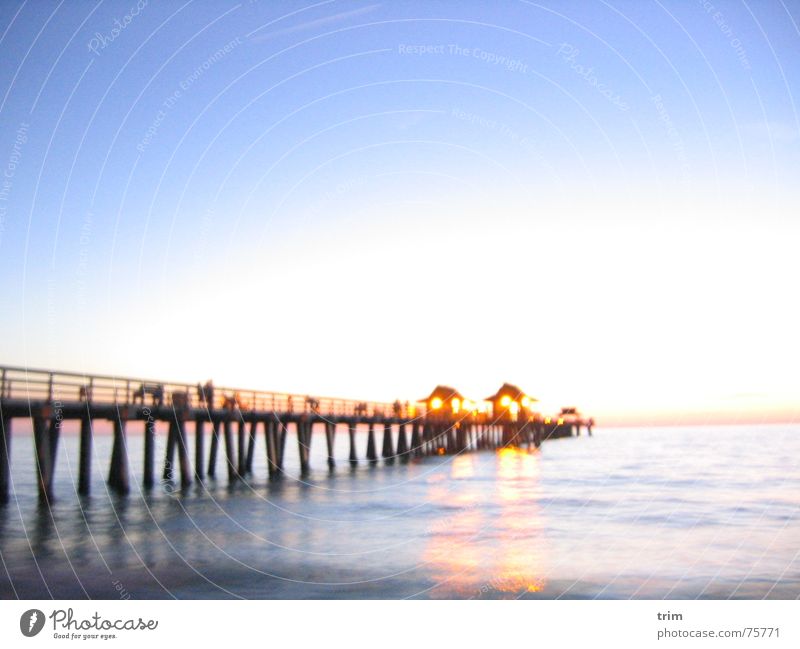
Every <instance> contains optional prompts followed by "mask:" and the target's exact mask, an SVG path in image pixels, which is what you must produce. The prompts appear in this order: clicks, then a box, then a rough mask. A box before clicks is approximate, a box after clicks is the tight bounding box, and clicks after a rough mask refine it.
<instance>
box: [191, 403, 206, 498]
mask: <svg viewBox="0 0 800 649" xmlns="http://www.w3.org/2000/svg"><path fill="white" fill-rule="evenodd" d="M204 429H205V421H204V420H203V418H202V417H198V418H197V419H195V420H194V479H195V480H196V481H197V482H202V481H203V464H204V463H205V455H204V454H203V442H204V437H205V430H204Z"/></svg>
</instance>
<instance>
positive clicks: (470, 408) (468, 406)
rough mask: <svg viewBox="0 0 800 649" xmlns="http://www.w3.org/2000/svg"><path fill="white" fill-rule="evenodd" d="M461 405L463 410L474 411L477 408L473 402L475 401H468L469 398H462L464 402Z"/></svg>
mask: <svg viewBox="0 0 800 649" xmlns="http://www.w3.org/2000/svg"><path fill="white" fill-rule="evenodd" d="M461 405H462V406H464V410H466V411H468V412H474V411H476V410H477V409H478V406H477V405H476V404H475V402H474V401H470V400H469V399H464V403H462V404H461Z"/></svg>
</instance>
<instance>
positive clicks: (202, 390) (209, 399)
mask: <svg viewBox="0 0 800 649" xmlns="http://www.w3.org/2000/svg"><path fill="white" fill-rule="evenodd" d="M197 400H198V401H199V402H200V405H204V406H205V407H206V408H209V409H211V408H213V407H214V383H213V382H212V381H211V379H209V380H208V381H206V384H205V385H200V384H199V383H198V384H197Z"/></svg>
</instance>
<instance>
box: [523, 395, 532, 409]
mask: <svg viewBox="0 0 800 649" xmlns="http://www.w3.org/2000/svg"><path fill="white" fill-rule="evenodd" d="M530 405H531V400H530V399H529V398H528V397H522V407H523V408H528V407H530Z"/></svg>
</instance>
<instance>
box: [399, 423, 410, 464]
mask: <svg viewBox="0 0 800 649" xmlns="http://www.w3.org/2000/svg"><path fill="white" fill-rule="evenodd" d="M397 455H398V456H399V457H400V461H401V462H408V442H407V441H406V425H405V424H400V425H399V426H398V427H397Z"/></svg>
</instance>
